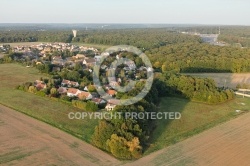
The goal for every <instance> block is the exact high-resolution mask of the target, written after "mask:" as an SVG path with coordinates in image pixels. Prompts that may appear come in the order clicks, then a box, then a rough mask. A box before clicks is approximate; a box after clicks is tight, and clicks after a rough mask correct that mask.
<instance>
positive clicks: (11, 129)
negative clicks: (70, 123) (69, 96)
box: [0, 105, 120, 166]
mask: <svg viewBox="0 0 250 166" xmlns="http://www.w3.org/2000/svg"><path fill="white" fill-rule="evenodd" d="M0 143H1V144H0V165H1V164H3V165H18V166H19V165H25V166H26V165H60V166H62V165H67V166H68V165H84V166H91V165H119V164H120V161H118V160H116V159H115V158H114V157H112V156H110V155H108V154H106V153H105V152H103V151H101V150H99V149H97V148H95V147H93V146H91V145H89V144H87V143H85V142H83V141H81V140H79V139H77V138H75V137H73V136H71V135H69V134H67V133H64V132H63V131H60V130H59V129H56V128H54V127H51V126H49V125H47V124H45V123H43V122H40V121H37V120H35V119H33V118H31V117H28V116H26V115H23V114H21V113H19V112H16V111H13V110H11V109H9V108H6V107H4V106H1V105H0Z"/></svg>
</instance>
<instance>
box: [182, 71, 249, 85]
mask: <svg viewBox="0 0 250 166" xmlns="http://www.w3.org/2000/svg"><path fill="white" fill-rule="evenodd" d="M185 75H191V76H195V77H201V78H211V79H214V80H215V82H216V83H217V85H218V86H219V87H223V86H225V87H230V88H236V86H237V84H244V83H246V84H250V73H188V74H187V73H186V74H185Z"/></svg>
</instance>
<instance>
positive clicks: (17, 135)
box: [0, 64, 250, 165]
mask: <svg viewBox="0 0 250 166" xmlns="http://www.w3.org/2000/svg"><path fill="white" fill-rule="evenodd" d="M0 71H1V72H0V78H1V80H0V94H1V97H0V104H3V105H5V106H8V107H11V108H13V109H15V110H18V111H19V112H22V113H24V114H27V115H29V116H31V117H34V118H35V119H38V120H41V121H44V122H46V123H48V124H50V125H52V126H55V127H57V128H59V129H61V130H63V131H66V132H68V133H70V134H71V135H74V136H76V137H78V138H80V139H82V140H84V141H86V142H88V143H89V142H90V140H91V135H92V134H93V132H94V127H95V126H96V125H97V123H98V121H97V120H90V119H84V120H69V119H68V113H69V112H76V111H79V110H78V109H76V108H73V107H71V106H69V105H66V104H64V103H61V102H57V101H53V100H51V99H49V98H45V97H39V96H36V95H34V94H30V93H26V92H22V91H19V90H15V87H16V86H17V85H19V84H21V83H24V82H27V81H34V80H36V79H39V78H40V77H46V76H44V75H42V74H39V73H38V71H37V70H36V69H34V68H26V67H23V66H21V65H18V64H1V65H0ZM249 108H250V100H249V99H248V98H245V99H243V98H240V97H238V98H236V99H235V100H233V101H230V102H227V103H224V104H220V105H206V104H202V103H195V102H190V101H188V100H186V99H180V98H174V97H167V98H162V101H161V104H160V105H159V109H160V111H161V112H181V113H182V118H181V119H180V120H163V119H162V120H158V121H157V128H156V130H155V131H154V133H153V134H152V135H153V136H152V137H151V141H152V144H151V145H150V147H149V148H148V149H147V150H146V152H145V157H143V158H142V159H140V160H139V161H138V162H142V163H144V162H145V161H147V162H149V161H150V162H151V163H155V165H157V164H158V163H159V162H160V161H166V160H168V159H170V161H172V160H176V161H179V160H180V162H182V158H180V159H178V156H177V155H178V154H179V153H180V156H181V154H182V153H181V152H182V151H184V152H186V151H185V149H186V148H187V149H189V148H192V149H194V150H195V148H194V147H193V146H195V142H194V143H193V144H192V143H190V145H189V144H184V145H182V146H181V152H179V151H178V147H180V146H179V144H182V142H180V141H183V140H185V139H187V138H189V137H191V136H194V135H196V134H198V133H201V132H202V131H204V130H206V129H209V128H212V127H214V126H216V125H218V124H220V123H223V122H226V121H228V120H230V119H233V118H236V117H238V116H239V115H242V114H245V113H246V112H248V111H249ZM6 109H7V108H3V107H2V108H0V114H1V116H0V117H1V118H0V131H1V132H0V133H5V134H1V135H0V136H1V137H0V141H1V143H2V142H3V143H4V144H1V148H0V163H1V162H2V163H5V162H9V161H10V162H12V161H13V163H15V160H18V161H19V160H21V161H22V160H24V159H23V158H25V161H26V162H29V161H30V159H29V158H30V157H31V160H33V159H34V160H37V161H38V159H37V157H36V155H37V154H40V153H41V154H44V153H45V152H47V151H48V150H47V149H51V151H48V152H47V153H46V154H44V156H46V155H50V153H51V154H57V155H52V156H50V157H49V159H50V160H51V163H57V164H58V163H60V162H62V161H65V158H66V157H65V156H66V155H72V157H73V156H74V155H77V153H84V154H83V155H82V156H83V157H84V158H85V159H79V160H84V161H83V162H86V163H88V162H90V160H92V159H93V156H89V155H90V154H85V153H88V152H89V153H91V154H95V150H93V153H92V152H91V150H89V149H91V148H93V147H92V146H91V145H88V144H86V143H85V142H83V141H80V140H77V139H76V138H74V137H72V136H70V135H67V134H66V133H64V134H65V135H61V136H57V134H53V133H56V131H57V132H60V131H59V130H58V129H55V128H53V127H49V125H47V124H43V123H41V122H38V121H36V120H35V119H32V118H29V117H27V118H29V119H25V117H26V116H24V115H21V114H19V113H18V112H17V114H15V115H13V114H14V113H13V114H12V113H10V114H9V113H7V112H6ZM236 110H242V112H241V113H236ZM245 116H246V117H249V114H246V115H243V116H242V117H245ZM21 117H23V118H24V119H18V118H21ZM240 118H241V117H240ZM237 119H238V118H237ZM31 121H32V122H31ZM233 121H234V120H233ZM21 122H22V123H21ZM36 123H37V124H39V125H40V124H43V125H46V126H44V127H42V128H41V127H38V126H36ZM229 123H230V122H229ZM5 124H6V125H5ZM25 125H26V126H25ZM239 125H241V124H239ZM2 126H3V127H2ZM19 126H20V127H19ZM1 127H2V128H1ZM219 127H220V126H219ZM228 129H230V128H228ZM54 130H55V131H54ZM211 130H214V129H211ZM7 131H10V132H7ZM49 131H51V132H50V133H48V132H49ZM209 131H210V130H209ZM22 132H24V133H22ZM225 132H226V130H225ZM232 132H236V131H232ZM60 133H63V132H60ZM205 133H206V132H205ZM223 133H224V130H223V131H222V134H223ZM44 134H47V136H46V137H45V138H40V135H42V136H43V135H44ZM202 134H203V133H202ZM225 134H226V133H225ZM5 135H6V136H5ZM66 135H67V136H66ZM3 136H4V137H3ZM199 136H200V135H198V136H194V137H192V138H190V139H196V137H199ZM59 137H60V138H59ZM64 137H65V138H67V139H66V140H65V139H62V138H64ZM214 137H215V135H210V136H209V135H207V138H206V137H202V138H200V139H201V141H200V142H199V144H198V147H197V148H199V146H201V145H200V144H201V142H202V139H204V140H205V141H208V140H207V139H209V140H213V139H214ZM219 137H221V138H224V135H218V139H219ZM234 137H236V136H232V138H234ZM7 138H9V139H7ZM24 138H25V139H24ZM30 138H32V139H30ZM210 138H211V139H210ZM244 138H245V137H240V135H239V139H244ZM190 139H187V140H190ZM227 139H231V135H228V138H227ZM7 140H8V141H10V143H8V141H7ZM29 140H32V141H31V145H33V146H32V147H30V146H27V148H26V149H22V148H23V147H25V146H26V144H27V143H29ZM187 140H185V141H187ZM219 140H221V139H219ZM13 141H14V142H13ZM23 141H24V142H23ZM33 141H34V142H33ZM36 141H38V142H41V144H42V145H40V144H39V143H38V145H37V146H35V145H36V144H37V143H36ZM57 141H59V142H61V143H62V142H64V143H65V144H62V147H61V148H58V147H57V146H60V145H61V144H59V143H57ZM67 141H68V142H67ZM185 141H184V142H185ZM49 142H52V143H49ZM178 142H180V143H178ZM176 143H177V144H176ZM219 143H220V142H219ZM173 144H176V146H177V149H175V148H173V151H171V149H170V152H175V151H176V153H174V154H172V155H173V156H171V154H170V153H168V149H169V148H172V147H173V146H170V145H173ZM45 145H46V146H45ZM68 146H69V147H70V148H71V149H69V147H68ZM78 146H80V147H81V148H80V150H77V151H75V150H73V151H72V149H74V148H76V147H78ZM168 146H170V147H168ZM166 147H167V148H166ZM174 147H175V145H174ZM32 148H33V149H36V150H34V151H31V150H30V149H32ZM46 148H47V149H46ZM224 148H226V146H225V147H224ZM76 149H77V148H76ZM83 149H87V152H86V151H84V150H83ZM158 150H160V151H158ZM179 150H180V148H179ZM198 150H199V149H198ZM61 151H66V152H65V154H63V153H62V152H61ZM155 151H158V152H155ZM200 151H202V150H200ZM152 152H154V153H152ZM184 152H183V153H184ZM150 153H151V154H150ZM156 154H157V155H156ZM166 154H167V155H166ZM95 155H97V156H99V155H100V156H102V155H107V154H105V153H104V152H102V151H99V152H98V153H96V154H95ZM165 155H166V159H165V160H164V159H161V158H164V156H165ZM32 156H33V157H34V156H35V158H33V157H32ZM60 156H61V157H60ZM107 156H109V155H107ZM152 156H153V157H152ZM109 157H110V156H109ZM198 157H201V158H202V156H198ZM223 157H225V156H222V158H223ZM226 157H227V156H226ZM73 158H74V157H73ZM105 159H107V160H109V161H110V162H109V161H105V162H107V163H108V162H109V164H110V165H116V164H117V163H118V161H117V160H114V159H113V158H112V157H110V158H106V157H105ZM159 159H160V160H159ZM66 160H70V159H69V158H67V159H66ZM93 160H94V159H93ZM95 160H97V159H95ZM99 160H100V162H102V161H101V159H99ZM99 160H98V161H99ZM111 160H112V162H111ZM158 160H159V161H158ZM186 160H187V159H186V158H185V161H186ZM70 161H71V160H70ZM70 161H68V162H70ZM105 162H104V164H106V163H105ZM147 162H146V163H147ZM92 163H93V161H92ZM135 163H137V162H135ZM104 164H103V165H104ZM120 164H121V163H120ZM160 164H163V163H159V165H160ZM59 165H61V164H59ZM69 165H74V164H70V163H69ZM139 165H140V164H139ZM153 165H154V164H153Z"/></svg>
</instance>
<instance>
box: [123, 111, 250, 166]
mask: <svg viewBox="0 0 250 166" xmlns="http://www.w3.org/2000/svg"><path fill="white" fill-rule="evenodd" d="M248 108H249V107H248ZM249 131H250V113H247V114H245V115H243V116H240V117H238V118H236V119H233V120H231V121H229V122H226V123H224V124H222V125H219V126H217V127H214V128H212V129H209V130H207V131H205V132H203V133H201V134H198V135H196V136H194V137H191V138H189V139H186V140H184V141H182V142H179V143H177V144H175V145H172V146H169V147H167V148H165V149H162V150H159V151H157V152H155V153H152V154H150V155H148V156H146V157H144V158H141V159H139V160H137V161H135V162H133V163H129V164H127V165H128V166H138V165H143V166H165V165H168V166H196V165H197V166H199V165H218V166H223V165H227V166H236V165H241V166H248V165H249V163H250V139H249V138H250V132H249Z"/></svg>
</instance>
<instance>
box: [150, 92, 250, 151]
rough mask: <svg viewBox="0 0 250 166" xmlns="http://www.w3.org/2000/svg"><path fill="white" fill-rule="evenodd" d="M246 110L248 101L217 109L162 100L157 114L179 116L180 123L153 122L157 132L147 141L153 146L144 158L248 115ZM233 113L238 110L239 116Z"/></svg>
mask: <svg viewBox="0 0 250 166" xmlns="http://www.w3.org/2000/svg"><path fill="white" fill-rule="evenodd" d="M249 108H250V100H249V98H245V99H243V98H236V99H235V100H233V101H230V102H227V103H223V104H219V105H207V104H202V103H196V102H190V101H188V100H185V99H180V98H172V97H171V98H164V99H162V101H161V104H160V111H161V112H180V113H181V115H182V116H181V119H180V120H165V119H162V120H158V121H157V128H156V130H155V131H154V133H153V137H152V138H151V139H152V140H151V141H152V142H153V143H152V145H151V146H150V147H149V149H148V150H147V151H146V154H149V153H151V152H153V151H156V150H160V149H162V148H164V147H166V146H169V145H171V144H175V143H177V142H180V141H182V140H184V139H186V138H188V137H191V136H193V135H195V134H198V133H200V132H202V131H204V130H206V129H209V128H211V127H214V126H216V125H218V124H220V123H222V122H225V121H228V120H230V119H232V118H235V117H237V116H239V115H240V114H242V113H245V112H248V111H249ZM236 110H242V112H241V113H236Z"/></svg>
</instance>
